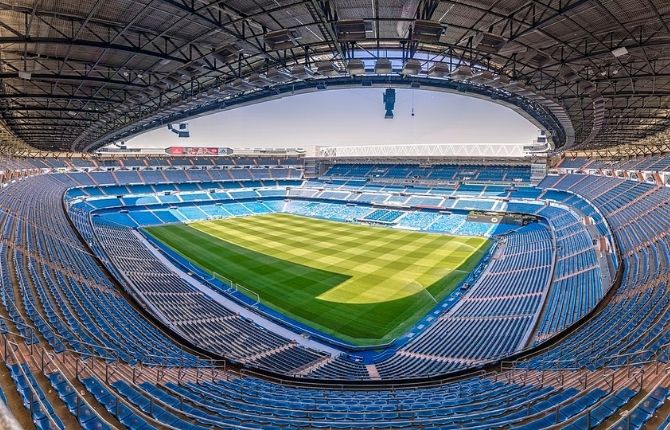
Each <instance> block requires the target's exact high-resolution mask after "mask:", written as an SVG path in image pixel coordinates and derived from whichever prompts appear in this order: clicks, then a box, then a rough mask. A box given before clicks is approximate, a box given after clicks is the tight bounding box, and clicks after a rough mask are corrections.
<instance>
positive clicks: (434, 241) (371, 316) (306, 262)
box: [147, 214, 488, 345]
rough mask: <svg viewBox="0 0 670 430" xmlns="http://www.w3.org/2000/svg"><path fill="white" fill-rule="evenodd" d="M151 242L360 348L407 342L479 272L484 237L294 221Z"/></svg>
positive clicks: (179, 233)
mask: <svg viewBox="0 0 670 430" xmlns="http://www.w3.org/2000/svg"><path fill="white" fill-rule="evenodd" d="M147 230H148V231H149V233H151V234H152V235H154V236H155V237H156V238H157V239H159V240H161V241H163V242H164V243H165V244H166V245H168V246H170V247H171V248H173V249H174V250H175V251H177V252H179V253H180V254H182V255H183V256H184V257H186V258H188V259H190V260H191V261H193V262H195V263H197V264H199V265H201V266H203V267H204V268H206V269H207V270H209V271H210V272H216V273H220V274H222V275H223V276H226V277H228V278H230V279H232V280H233V281H235V282H238V283H240V284H242V285H244V286H245V287H247V288H249V289H251V290H254V291H256V292H258V294H259V296H260V297H261V301H262V302H263V303H264V304H266V305H267V306H270V307H272V308H274V309H276V310H278V311H281V312H283V313H285V314H287V315H289V316H291V317H292V318H294V319H296V320H298V321H301V322H303V323H305V324H307V325H310V326H312V327H314V328H317V329H319V330H322V331H324V332H326V333H328V334H331V335H334V336H336V337H339V338H341V339H343V340H345V341H348V342H351V343H354V344H357V345H371V344H377V343H380V342H385V341H388V340H391V339H393V338H394V337H397V336H399V335H401V334H402V333H403V332H404V331H406V330H407V329H408V328H409V327H411V325H413V324H414V323H415V322H416V320H417V319H418V318H420V317H421V316H423V315H424V314H425V313H426V312H427V311H428V310H430V308H432V307H433V306H434V304H435V301H434V300H437V301H439V300H441V299H442V298H443V297H445V296H446V295H447V294H448V293H449V292H451V291H452V290H453V289H454V288H455V287H456V286H457V285H458V284H459V283H460V282H461V281H462V279H464V277H465V276H467V274H468V273H469V272H470V271H471V270H472V269H473V268H474V267H475V266H476V264H477V262H478V261H479V260H480V258H481V257H482V256H483V255H484V253H485V251H486V249H487V247H488V245H487V241H486V240H485V239H482V238H471V237H458V236H446V235H437V234H426V233H420V232H410V231H402V230H395V229H389V228H373V227H368V226H363V225H358V224H347V223H339V222H333V221H324V220H318V219H313V218H307V217H299V216H294V215H288V214H270V215H258V216H253V217H239V218H228V219H225V220H218V221H208V222H202V223H193V224H190V225H168V226H161V227H154V228H151V229H147Z"/></svg>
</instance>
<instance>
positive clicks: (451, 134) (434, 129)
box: [127, 88, 537, 148]
mask: <svg viewBox="0 0 670 430" xmlns="http://www.w3.org/2000/svg"><path fill="white" fill-rule="evenodd" d="M383 91H384V90H383V89H379V88H375V89H348V90H332V91H323V92H318V93H311V94H303V95H298V96H293V97H286V98H283V99H280V100H274V101H269V102H264V103H259V104H256V105H253V106H247V107H243V108H238V109H233V110H230V111H226V112H220V113H216V114H213V115H208V116H206V117H202V118H198V119H194V120H191V121H189V130H190V132H191V137H190V138H188V139H183V138H182V139H180V138H177V136H176V135H175V134H173V133H171V132H170V131H169V130H167V128H161V129H158V130H154V131H151V132H148V133H145V134H143V135H140V136H137V137H135V138H133V139H131V140H129V141H128V142H127V145H128V146H129V147H145V148H148V147H152V148H156V147H158V148H165V147H168V146H225V147H231V148H249V147H275V148H277V147H280V148H282V147H283V148H287V147H294V148H295V147H302V148H308V147H312V146H315V145H319V146H342V145H372V144H380V145H399V144H418V143H472V144H476V143H501V144H530V143H531V142H532V141H533V139H535V138H536V137H537V128H536V127H535V126H533V125H532V124H531V123H530V122H528V121H527V120H526V119H524V118H522V117H521V116H520V115H518V114H517V113H516V112H514V111H512V110H510V109H508V108H505V107H503V106H500V105H497V104H494V103H492V102H488V101H484V100H479V99H476V98H473V97H468V96H462V95H455V94H445V93H437V92H432V91H421V90H396V105H395V118H394V119H384V105H383V103H382V95H383ZM412 107H414V116H412V115H411V112H412Z"/></svg>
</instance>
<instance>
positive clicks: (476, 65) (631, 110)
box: [0, 0, 670, 151]
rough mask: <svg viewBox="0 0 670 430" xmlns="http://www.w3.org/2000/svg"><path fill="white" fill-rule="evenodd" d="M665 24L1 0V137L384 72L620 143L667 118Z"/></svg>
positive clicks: (117, 123)
mask: <svg viewBox="0 0 670 430" xmlns="http://www.w3.org/2000/svg"><path fill="white" fill-rule="evenodd" d="M669 25H670V2H667V1H665V0H542V1H519V0H442V1H437V0H423V1H421V0H405V1H403V0H391V1H379V0H365V1H363V0H360V1H358V0H330V1H328V0H308V1H300V0H281V1H277V0H229V1H225V2H224V1H216V0H188V1H187V0H105V1H102V0H59V1H50V0H44V1H37V2H36V1H28V0H0V79H1V83H2V85H1V86H0V106H1V108H0V112H1V113H2V118H1V120H0V129H2V130H0V139H1V140H2V143H3V144H4V145H10V144H11V145H13V147H15V148H16V147H22V145H23V144H27V145H30V146H32V147H33V148H37V149H42V150H47V151H56V150H66V151H67V150H71V151H90V150H93V149H95V148H98V147H100V146H101V145H104V144H107V143H109V142H113V141H116V140H120V139H125V138H127V137H129V136H132V135H134V134H137V133H140V132H143V131H145V130H149V129H151V128H155V127H158V126H161V125H162V124H165V123H168V122H175V121H179V120H183V119H186V118H188V117H191V116H194V115H202V114H205V113H208V112H213V111H218V110H222V109H226V108H231V107H234V106H237V105H241V104H248V103H255V102H260V101H263V100H265V99H266V98H269V97H274V96H277V95H280V94H286V93H288V92H291V93H293V92H292V91H294V90H298V91H309V90H315V89H319V88H321V89H323V88H335V87H338V86H343V87H346V86H352V85H353V86H361V85H364V86H365V85H368V86H372V85H384V84H386V85H388V84H389V83H390V84H396V85H398V86H403V85H407V86H411V85H414V87H416V86H420V87H424V88H429V89H440V88H442V89H445V90H451V91H466V92H473V93H475V94H479V95H480V96H483V97H488V98H491V99H493V100H497V101H500V102H503V103H506V104H508V105H514V106H517V107H519V108H521V109H522V110H524V111H525V112H528V115H529V116H530V117H532V118H534V119H535V121H536V122H537V123H539V124H540V125H542V126H543V127H544V128H546V129H547V130H548V131H549V132H550V133H551V135H552V138H553V140H554V144H555V145H556V146H559V147H560V146H563V147H572V146H574V147H581V148H596V147H603V146H609V145H622V144H628V143H633V142H636V141H638V140H639V139H641V138H645V137H648V136H652V135H655V134H656V133H658V132H661V131H663V130H665V129H666V128H667V126H668V122H669V121H670V116H669V115H670V28H669ZM378 58H382V59H383V58H389V59H390V60H391V62H390V64H389V63H388V62H385V61H384V60H381V61H377V59H378ZM352 59H354V60H363V62H362V63H361V62H360V61H351V60H352ZM410 59H416V60H418V61H419V62H418V65H419V66H420V68H421V69H420V71H419V69H418V68H417V67H418V66H417V63H416V62H412V61H409V62H408V60H410ZM296 65H301V66H305V65H306V66H308V69H307V70H306V69H305V68H304V67H295V66H296ZM389 67H390V69H391V70H389ZM375 69H376V71H377V72H379V74H376V75H374V71H375ZM389 71H390V72H391V73H389ZM401 71H403V72H404V75H403V72H401ZM351 74H353V75H357V76H356V77H353V78H350V77H349V75H351ZM428 75H429V76H428ZM297 130H299V129H297ZM647 142H649V140H647ZM5 149H10V148H8V147H7V148H5Z"/></svg>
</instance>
